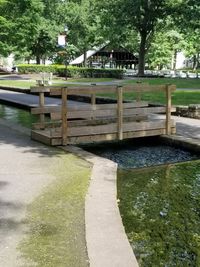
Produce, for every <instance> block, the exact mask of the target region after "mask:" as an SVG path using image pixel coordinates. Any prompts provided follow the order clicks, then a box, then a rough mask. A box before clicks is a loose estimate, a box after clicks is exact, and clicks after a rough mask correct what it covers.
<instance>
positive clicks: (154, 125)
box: [68, 120, 165, 136]
mask: <svg viewBox="0 0 200 267" xmlns="http://www.w3.org/2000/svg"><path fill="white" fill-rule="evenodd" d="M161 128H165V121H164V120H156V121H151V122H148V121H147V122H127V123H124V125H123V132H130V131H133V132H134V131H146V130H154V129H161ZM115 132H118V125H117V124H116V123H111V124H108V125H97V126H82V127H71V128H69V129H68V136H82V135H96V134H107V133H115Z"/></svg>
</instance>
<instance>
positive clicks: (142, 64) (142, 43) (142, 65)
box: [138, 32, 147, 76]
mask: <svg viewBox="0 0 200 267" xmlns="http://www.w3.org/2000/svg"><path fill="white" fill-rule="evenodd" d="M140 36H141V41H140V51H139V67H138V76H144V69H145V54H146V41H147V33H146V32H140Z"/></svg>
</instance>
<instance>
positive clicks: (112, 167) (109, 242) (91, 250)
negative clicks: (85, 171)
mask: <svg viewBox="0 0 200 267" xmlns="http://www.w3.org/2000/svg"><path fill="white" fill-rule="evenodd" d="M63 149H64V150H66V151H68V152H71V153H75V154H76V155H78V156H80V157H82V158H84V159H85V160H87V161H89V162H90V163H92V164H93V169H92V176H91V181H90V186H89V190H88V193H87V196H86V204H85V224H86V242H87V251H88V257H89V262H90V267H111V266H113V267H117V266H119V267H138V263H137V260H136V258H135V255H134V253H133V250H132V248H131V246H130V244H129V241H128V238H127V236H126V233H125V231H124V227H123V224H122V220H121V216H120V212H119V208H118V205H117V199H116V196H117V186H116V177H117V175H116V173H117V164H116V163H114V162H113V161H111V160H108V159H105V158H101V157H98V156H95V155H94V154H92V153H89V152H86V151H84V150H82V149H80V148H78V147H74V146H67V147H65V148H63Z"/></svg>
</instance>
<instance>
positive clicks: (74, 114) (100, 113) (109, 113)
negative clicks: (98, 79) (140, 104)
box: [34, 107, 166, 120]
mask: <svg viewBox="0 0 200 267" xmlns="http://www.w3.org/2000/svg"><path fill="white" fill-rule="evenodd" d="M165 111H166V108H165V107H147V108H134V109H124V111H123V114H124V116H131V115H132V116H133V115H148V114H152V113H155V114H156V113H165ZM34 114H37V113H34ZM93 116H95V118H100V117H116V116H117V110H113V109H108V110H94V111H88V110H86V111H69V112H68V118H69V119H76V118H79V119H80V118H83V119H84V118H86V119H88V118H92V117H93ZM51 118H52V119H53V120H59V119H61V114H60V113H59V112H52V113H51Z"/></svg>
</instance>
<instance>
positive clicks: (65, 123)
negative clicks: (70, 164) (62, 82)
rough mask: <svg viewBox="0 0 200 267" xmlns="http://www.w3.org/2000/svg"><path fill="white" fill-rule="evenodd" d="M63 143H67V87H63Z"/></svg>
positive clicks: (64, 144)
mask: <svg viewBox="0 0 200 267" xmlns="http://www.w3.org/2000/svg"><path fill="white" fill-rule="evenodd" d="M62 145H63V146H66V145H67V88H66V87H63V88H62Z"/></svg>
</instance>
